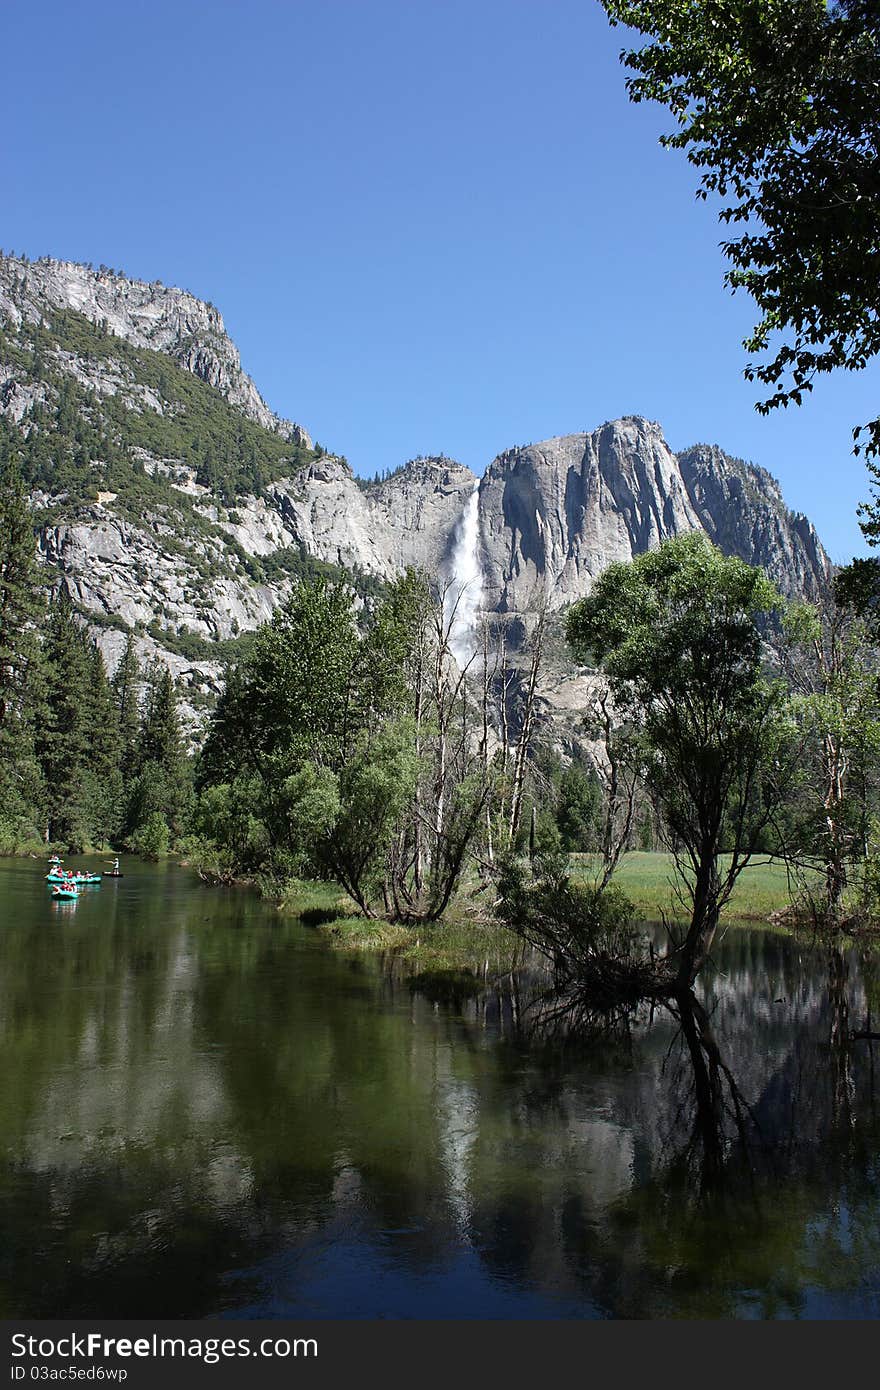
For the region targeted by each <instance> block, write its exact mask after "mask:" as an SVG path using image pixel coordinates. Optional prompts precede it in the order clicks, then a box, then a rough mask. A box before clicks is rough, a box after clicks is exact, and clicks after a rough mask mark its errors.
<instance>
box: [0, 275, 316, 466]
mask: <svg viewBox="0 0 880 1390" xmlns="http://www.w3.org/2000/svg"><path fill="white" fill-rule="evenodd" d="M47 309H48V310H51V309H62V310H64V309H73V310H75V312H76V313H78V314H82V315H83V317H84V318H87V319H88V320H89V322H90V323H94V324H97V325H104V326H105V327H106V329H107V332H108V333H112V334H113V335H114V336H116V337H117V338H123V339H125V341H126V342H129V343H131V344H132V345H133V346H134V347H142V348H153V349H154V350H155V351H157V352H164V353H167V354H168V355H169V357H172V358H173V359H174V361H175V362H177V363H178V365H179V366H181V367H183V368H185V369H186V371H188V372H191V373H192V375H193V376H197V377H199V378H200V379H201V380H202V381H206V382H207V383H208V384H209V385H210V386H213V387H215V388H216V390H217V391H219V392H220V394H221V395H222V396H223V397H225V399H226V400H228V401H229V403H230V404H231V405H234V406H237V407H238V408H239V409H240V410H241V411H242V412H243V413H244V414H245V415H247V416H248V417H249V419H251V420H253V421H254V422H255V423H256V424H258V425H262V426H264V428H265V429H269V430H272V431H274V432H276V433H278V434H281V435H283V436H284V437H285V438H288V439H295V440H297V441H298V442H300V443H308V436H307V434H306V432H305V430H304V429H303V428H302V426H301V425H294V424H292V423H291V422H290V421H289V420H281V419H279V417H278V416H277V415H274V414H273V413H272V411H271V410H270V409H269V407H268V406H267V405H266V402H265V401H264V400H263V398H262V396H261V395H260V393H259V391H258V390H257V388H256V386H255V385H254V383H253V381H251V378H250V377H249V376H248V375H247V373H246V372H244V371H243V370H242V366H241V358H240V357H239V354H238V348H237V347H236V346H235V344H234V343H233V342H232V339H231V338H230V337H229V336H228V334H227V332H226V329H225V327H224V324H223V317H222V315H221V313H220V311H219V309H215V308H214V306H213V304H206V303H204V302H203V301H202V300H201V299H196V297H195V296H194V295H191V294H188V293H187V292H186V290H179V289H173V288H171V287H169V286H167V285H163V284H161V283H160V282H159V281H154V282H153V283H152V284H147V283H146V282H145V281H143V280H130V279H128V277H127V276H124V275H119V274H117V273H116V272H115V271H112V270H108V269H107V268H106V266H101V267H100V268H99V269H98V270H93V269H92V268H91V267H90V266H85V265H79V264H77V263H76V262H75V261H56V260H52V259H50V258H49V257H45V258H44V259H42V260H39V261H27V260H24V259H20V258H18V257H13V256H0V322H5V323H6V324H8V325H11V326H12V327H17V326H18V325H19V324H20V323H21V321H22V319H23V318H24V319H29V320H30V321H31V322H32V323H39V322H40V321H41V320H42V318H43V317H44V316H45V314H46V312H47Z"/></svg>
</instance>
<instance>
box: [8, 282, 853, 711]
mask: <svg viewBox="0 0 880 1390" xmlns="http://www.w3.org/2000/svg"><path fill="white" fill-rule="evenodd" d="M0 427H2V431H3V433H2V441H0V442H2V444H3V448H4V449H5V450H6V452H7V453H9V454H11V455H13V456H15V457H16V458H17V459H18V460H19V462H20V464H21V466H22V469H23V472H24V474H25V477H26V480H27V481H28V484H29V486H30V489H31V494H32V499H33V501H34V504H35V506H36V508H37V512H38V515H37V520H38V523H39V545H40V553H41V555H42V556H43V559H44V561H45V563H46V565H47V567H48V568H49V569H50V570H51V571H52V572H53V574H54V576H55V578H54V582H56V583H64V584H65V585H66V586H67V588H68V591H69V592H70V594H71V596H72V598H73V599H74V602H75V604H76V606H77V608H78V611H79V612H80V614H81V615H82V617H83V618H84V620H86V621H87V622H88V623H89V624H90V625H91V626H92V628H93V630H94V631H95V633H96V635H97V637H98V640H99V643H100V645H101V646H102V649H103V650H104V652H105V656H106V659H107V662H108V665H109V666H110V667H111V668H112V666H113V665H114V664H115V661H116V660H117V659H118V654H119V651H120V650H121V646H122V644H123V643H124V640H125V633H127V632H129V631H134V632H136V633H137V635H138V641H139V645H140V646H141V649H142V651H143V653H144V654H145V655H158V656H160V657H161V658H162V659H163V660H165V661H167V663H168V664H169V665H170V666H171V668H172V670H173V671H174V674H175V676H176V677H177V679H178V680H179V681H180V682H181V683H182V685H183V687H184V689H185V691H186V692H187V698H188V700H189V705H190V710H191V714H192V717H193V720H194V721H197V720H198V719H199V718H200V717H203V716H201V715H200V714H199V711H200V710H201V711H203V710H204V709H205V708H207V707H208V705H209V704H210V701H211V700H212V699H213V698H214V696H215V694H216V692H217V690H218V689H219V686H220V682H221V678H222V661H223V659H224V658H225V656H227V655H228V654H229V652H230V651H232V650H234V646H235V644H236V643H237V642H238V641H239V640H240V639H241V637H242V634H244V633H246V632H247V631H249V630H252V629H253V628H254V627H255V626H257V625H258V624H259V623H260V622H263V621H265V620H266V619H267V618H268V617H269V616H270V615H271V613H272V612H273V611H274V609H275V607H276V606H277V605H278V604H279V603H280V602H283V601H284V598H285V597H286V595H287V594H288V593H289V592H290V588H291V585H292V584H293V583H294V582H295V581H296V579H297V578H298V577H300V576H301V575H303V574H308V573H314V572H316V570H320V569H321V568H322V567H323V569H324V571H325V572H328V573H344V574H347V575H349V576H351V578H352V582H354V583H355V586H356V587H358V588H359V590H360V592H361V593H362V594H363V595H367V594H368V592H369V590H370V587H371V586H375V585H377V584H381V583H382V582H384V581H387V580H389V579H391V578H392V577H393V576H394V575H395V574H399V573H400V572H401V571H402V570H403V569H404V568H405V567H406V566H408V565H418V566H420V567H422V568H424V569H426V570H427V572H428V573H429V574H430V575H431V576H432V577H433V578H434V579H435V580H436V581H437V582H438V583H439V584H442V583H444V582H448V581H449V580H450V579H451V578H452V575H451V573H450V566H451V564H452V557H453V553H454V551H455V550H456V545H457V542H458V541H459V540H460V539H461V530H460V528H461V525H462V518H463V516H464V512H465V507H466V506H467V505H469V504H470V505H473V504H472V501H471V499H472V495H473V493H474V489H475V488H476V489H477V503H476V507H477V514H476V525H475V527H473V528H472V529H473V545H474V547H475V555H474V557H472V558H473V559H474V561H475V563H476V565H477V570H478V572H479V575H480V581H481V590H480V605H479V606H480V607H481V608H482V610H483V611H485V612H486V613H487V614H488V615H489V617H490V620H491V621H492V623H493V624H495V623H498V622H504V623H505V625H506V627H507V629H508V633H509V636H510V641H509V644H508V645H509V647H510V648H511V649H512V650H514V651H515V650H516V647H517V645H518V644H520V643H521V642H522V640H523V638H524V636H525V634H526V632H527V631H528V628H529V626H530V625H531V623H532V621H533V620H534V615H535V612H536V610H537V608H538V606H539V605H541V604H546V606H547V607H548V608H549V609H550V610H551V611H558V610H559V609H561V608H562V607H564V606H565V605H566V604H567V603H569V602H571V601H572V600H573V599H575V598H577V597H580V596H581V595H583V594H584V593H586V592H587V591H588V589H589V586H590V584H591V583H592V581H593V580H594V579H595V578H596V576H597V575H598V574H599V573H601V571H602V570H603V569H604V568H605V567H606V565H607V564H609V563H611V562H612V561H614V560H627V559H630V558H632V556H633V555H634V554H638V553H639V552H640V551H642V550H644V549H647V548H649V547H651V546H654V545H657V544H659V543H660V542H661V541H662V540H663V539H664V538H666V537H667V536H671V535H678V534H681V533H682V532H684V531H687V530H694V529H699V530H703V531H704V532H705V533H706V534H707V535H709V536H710V538H711V539H713V540H714V541H716V542H717V543H718V544H720V545H721V547H722V549H726V550H728V551H730V552H732V553H736V554H738V555H740V556H741V557H742V558H743V559H746V560H748V561H749V562H750V563H756V564H761V565H763V566H764V567H765V568H766V569H767V570H768V572H769V573H770V575H771V577H772V578H773V579H774V580H775V581H776V583H777V584H778V585H779V587H780V589H781V590H782V591H783V592H784V593H786V594H788V595H790V596H792V597H807V598H809V597H815V596H817V594H818V593H820V592H821V591H822V589H823V587H824V586H825V585H826V584H827V582H828V580H829V578H830V575H831V569H832V567H831V565H830V561H829V560H828V557H827V555H826V554H825V552H824V550H823V548H822V546H821V543H820V541H819V539H818V536H817V534H816V532H815V528H814V527H813V526H812V524H811V523H810V522H809V521H808V520H807V518H805V517H803V516H801V515H799V514H797V513H793V512H790V511H789V510H788V508H787V507H786V506H785V503H784V501H783V498H782V493H781V489H780V487H779V484H778V483H777V481H776V480H775V479H774V478H773V477H772V475H770V474H769V473H768V472H767V470H765V469H762V468H759V467H757V466H755V465H751V464H747V463H744V462H743V461H742V460H737V459H734V458H732V457H731V456H729V455H727V454H725V453H724V451H723V450H721V449H720V448H719V447H718V446H717V445H694V446H692V447H691V448H689V449H687V450H683V451H681V452H680V453H678V454H676V453H674V452H673V451H672V450H671V449H670V447H669V445H668V444H667V442H666V440H665V438H664V436H663V431H662V428H661V427H660V425H659V424H658V423H657V422H653V421H649V420H647V419H645V418H644V417H642V416H636V415H631V416H626V417H623V418H621V419H619V420H613V421H606V422H605V423H604V424H603V425H600V426H599V427H597V429H595V430H593V431H589V432H583V433H578V434H568V435H557V436H555V437H553V438H551V439H548V440H544V441H541V442H539V443H537V444H530V445H526V446H518V447H514V448H510V449H506V450H502V451H501V453H499V454H498V455H496V457H495V458H494V459H493V460H492V461H491V462H490V463H489V465H488V467H487V468H486V470H485V472H484V474H483V475H482V477H481V478H478V477H477V475H476V474H475V473H474V472H473V471H472V470H471V469H469V468H467V467H466V466H465V465H463V464H461V463H458V462H457V461H455V460H453V459H449V458H446V457H442V456H438V457H433V458H431V457H429V458H419V459H412V460H410V461H408V462H407V463H406V464H403V465H401V466H399V467H396V468H393V469H392V470H390V471H389V472H387V473H386V474H385V475H384V476H381V477H378V478H374V479H363V478H358V477H356V476H355V474H354V471H353V470H352V468H351V466H350V465H349V464H348V462H347V461H346V460H344V459H342V458H339V457H336V456H333V455H330V454H327V453H325V452H324V451H323V450H321V449H319V448H315V447H314V446H313V445H312V443H311V440H310V439H309V436H308V434H307V433H306V431H305V429H304V428H303V427H302V426H299V425H292V424H290V422H287V421H283V420H280V419H279V417H277V416H275V415H274V414H273V413H272V412H271V411H270V410H269V407H268V406H267V405H266V403H265V401H263V398H262V396H260V394H259V392H258V390H257V388H256V386H255V385H254V383H253V382H252V381H251V379H250V377H248V376H247V375H246V373H244V372H243V370H242V368H241V364H240V358H239V355H238V351H237V349H236V348H235V345H234V344H233V343H232V341H231V339H230V338H229V337H228V335H227V334H226V330H225V326H224V324H223V320H222V316H221V315H220V313H219V311H218V310H217V309H215V308H214V306H213V305H209V304H207V303H205V302H203V301H201V300H197V299H196V298H195V297H194V296H192V295H189V294H188V293H187V292H186V291H183V290H177V289H173V288H168V287H166V286H164V285H161V284H159V282H155V283H153V284H152V285H149V284H147V283H146V282H143V281H131V280H129V279H128V278H127V277H125V276H121V275H119V274H118V273H116V272H111V271H108V270H106V269H105V268H99V270H98V271H95V270H93V269H92V268H90V267H85V266H80V265H77V264H76V263H74V262H66V261H55V260H52V259H49V258H46V259H45V260H43V261H39V262H28V261H24V260H22V258H18V257H16V258H10V257H2V256H0ZM459 549H460V547H459ZM551 703H552V701H551Z"/></svg>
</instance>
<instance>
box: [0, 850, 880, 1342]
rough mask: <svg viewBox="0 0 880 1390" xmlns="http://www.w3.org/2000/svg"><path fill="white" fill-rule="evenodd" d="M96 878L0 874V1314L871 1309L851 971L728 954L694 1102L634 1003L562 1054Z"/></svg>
mask: <svg viewBox="0 0 880 1390" xmlns="http://www.w3.org/2000/svg"><path fill="white" fill-rule="evenodd" d="M82 862H84V861H82ZM123 868H124V871H125V877H124V878H122V879H120V880H118V881H111V880H106V881H105V882H104V883H103V884H102V885H101V886H100V887H96V888H92V889H84V890H83V891H82V893H81V896H80V901H78V902H77V903H76V904H73V905H64V904H60V903H53V902H50V901H49V897H48V892H47V889H46V886H45V884H44V882H43V874H44V873H45V867H44V866H43V865H42V864H41V863H40V862H39V861H36V860H5V861H0V1066H2V1072H0V1075H2V1086H0V1119H2V1125H0V1212H2V1227H3V1241H2V1250H0V1316H5V1317H51V1316H56V1317H86V1316H95V1315H102V1316H104V1317H144V1318H149V1317H154V1318H155V1317H204V1316H219V1317H270V1318H271V1317H297V1318H447V1317H448V1318H470V1317H479V1318H520V1319H522V1318H605V1317H640V1318H644V1317H668V1316H686V1317H746V1318H749V1317H813V1318H817V1317H877V1316H878V1315H880V1222H878V1215H880V1202H878V1192H880V1172H878V1168H880V1165H878V1157H877V1155H878V1144H877V1140H878V1137H880V1116H878V1110H877V1089H876V1086H875V1069H874V1062H875V1057H874V1053H875V1050H876V1048H877V1047H880V1044H872V1043H871V1042H870V1041H869V1040H865V1039H861V1038H858V1037H856V1038H853V1033H854V1032H855V1033H858V1032H860V1031H871V1028H872V1027H876V1023H874V1024H873V1025H871V1022H870V1020H871V1010H872V1004H873V1007H874V1008H875V1011H876V1004H877V1002H878V1000H880V971H878V972H877V973H875V970H874V968H873V967H872V966H871V965H870V963H866V962H865V961H863V960H860V959H859V957H858V956H857V954H856V953H855V952H850V953H848V954H846V955H841V954H829V952H828V951H826V950H822V949H812V948H811V947H810V946H809V944H800V943H797V942H795V941H792V940H790V939H788V938H786V937H783V936H780V935H776V934H773V933H770V932H765V931H760V930H756V929H748V928H737V929H736V930H730V931H729V932H728V933H727V935H726V937H725V939H724V941H723V942H722V943H721V945H720V947H719V948H718V949H717V951H716V958H715V961H714V963H713V966H712V969H711V970H710V971H709V972H708V973H707V975H706V978H705V980H704V981H703V982H702V984H701V987H700V991H699V992H700V997H701V1001H702V1004H703V1005H704V1006H705V1008H706V1011H707V1014H708V1016H709V1021H710V1025H711V1030H712V1037H713V1039H714V1041H715V1043H716V1044H717V1054H716V1056H715V1062H716V1063H717V1065H715V1066H714V1071H713V1076H714V1082H715V1083H717V1084H716V1085H715V1090H714V1091H713V1093H712V1094H713V1098H714V1099H713V1102H712V1103H711V1104H709V1105H707V1103H706V1094H705V1086H704V1087H703V1088H702V1092H703V1093H702V1095H701V1087H700V1085H699V1084H698V1083H699V1081H700V1076H699V1068H698V1067H695V1065H694V1063H693V1058H692V1056H691V1054H690V1052H689V1049H688V1047H687V1045H686V1043H687V1036H688V1035H687V1031H686V1030H685V1031H683V1024H684V1023H685V1022H686V1020H683V1019H677V1018H674V1017H673V1016H672V1015H671V1014H670V1013H669V1012H668V1010H666V1009H663V1008H661V1009H655V1010H654V1011H653V1014H651V1013H645V1014H643V1015H641V1016H639V1017H636V1018H634V1019H632V1020H631V1021H630V1025H629V1027H623V1026H621V1027H618V1028H617V1029H616V1030H615V1031H614V1032H613V1033H611V1034H609V1035H606V1036H595V1037H593V1038H592V1039H590V1040H584V1039H579V1038H578V1037H575V1036H572V1035H571V1033H570V1032H569V1031H567V1030H566V1028H565V1026H564V1023H563V1024H557V1025H556V1026H554V1027H549V1026H541V1024H540V1019H541V1017H542V1014H541V1010H540V1009H536V1007H535V1005H534V1002H533V999H532V996H533V994H534V990H535V982H534V980H530V979H529V978H527V977H522V978H520V979H510V978H505V979H504V980H500V981H489V982H488V988H487V989H485V990H480V991H478V992H476V993H471V992H467V991H466V992H464V993H463V994H462V995H461V996H460V997H457V996H456V995H455V994H454V993H452V994H449V993H448V992H443V991H441V992H440V994H439V996H438V992H437V990H436V988H435V984H436V982H434V983H433V984H431V983H426V982H425V981H422V980H420V979H419V978H418V977H415V978H414V977H413V976H412V973H411V972H409V971H407V970H406V969H405V968H404V967H403V966H402V965H401V963H400V962H399V961H395V960H394V959H393V958H388V957H383V956H379V955H355V954H351V955H348V954H340V953H338V952H334V951H332V950H331V949H329V948H328V946H327V945H326V943H325V942H324V941H323V939H322V938H321V937H320V935H319V934H318V933H317V932H315V931H314V929H313V928H310V927H307V926H305V925H303V924H302V923H300V922H298V921H296V920H291V919H284V918H282V917H280V916H279V915H278V914H277V913H276V912H275V911H274V909H273V908H271V907H270V906H269V905H268V904H265V903H263V902H261V901H260V900H258V899H257V898H256V897H255V896H253V895H252V894H250V893H247V892H244V891H235V890H224V889H213V888H208V887H206V886H204V885H203V884H201V883H200V882H199V880H198V879H197V878H196V877H195V875H193V874H192V873H190V872H189V871H187V870H185V869H182V868H179V867H177V866H174V865H156V866H153V865H146V864H143V863H140V862H139V861H137V860H134V859H125V860H124V861H123ZM544 1017H545V1018H546V1012H545V1015H544ZM877 1061H878V1062H880V1055H878V1057H877ZM703 1079H704V1080H705V1078H703Z"/></svg>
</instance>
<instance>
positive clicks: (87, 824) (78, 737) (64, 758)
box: [37, 588, 121, 849]
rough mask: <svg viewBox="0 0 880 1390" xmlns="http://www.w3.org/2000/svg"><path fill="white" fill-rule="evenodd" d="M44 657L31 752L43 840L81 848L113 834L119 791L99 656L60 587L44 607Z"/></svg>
mask: <svg viewBox="0 0 880 1390" xmlns="http://www.w3.org/2000/svg"><path fill="white" fill-rule="evenodd" d="M45 662H46V685H45V707H44V717H43V719H42V721H41V725H40V729H39V732H38V741H37V751H38V755H39V758H40V762H41V765H42V769H43V775H44V778H45V783H46V801H47V807H48V816H47V837H48V839H50V840H62V841H64V842H65V843H66V844H67V845H68V846H69V847H70V848H75V849H84V848H85V847H86V846H87V845H89V844H92V843H94V842H95V841H103V840H105V839H106V838H109V836H110V835H112V834H113V833H114V832H115V828H116V824H117V820H118V805H119V799H120V794H121V779H120V776H119V732H118V724H117V721H116V714H115V709H114V706H113V699H112V694H111V691H110V685H109V682H108V680H107V675H106V672H105V670H104V663H103V660H102V658H101V654H100V652H99V651H98V650H97V648H96V646H95V643H94V642H93V641H92V639H91V638H90V637H89V636H88V634H87V632H86V631H85V629H84V627H83V626H82V624H81V623H80V622H79V620H78V619H77V617H76V615H75V613H74V610H73V606H72V604H71V602H70V598H69V596H68V593H67V590H66V589H65V588H61V589H59V590H58V592H57V593H56V595H55V598H54V600H53V603H52V606H51V609H50V612H49V621H48V624H47V628H46V640H45Z"/></svg>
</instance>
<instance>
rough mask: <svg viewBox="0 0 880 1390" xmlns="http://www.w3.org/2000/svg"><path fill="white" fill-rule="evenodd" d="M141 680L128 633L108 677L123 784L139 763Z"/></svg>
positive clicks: (131, 776)
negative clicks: (119, 656) (122, 648)
mask: <svg viewBox="0 0 880 1390" xmlns="http://www.w3.org/2000/svg"><path fill="white" fill-rule="evenodd" d="M141 680H142V672H141V668H140V663H139V661H138V659H137V651H136V649H135V640H134V637H132V636H129V639H128V641H127V642H126V644H125V650H124V652H123V653H122V659H121V661H120V662H119V665H118V666H117V668H116V671H115V672H114V675H113V680H112V681H111V686H112V690H113V700H114V704H115V706H116V714H117V719H118V721H119V734H120V740H121V750H120V770H121V772H122V777H123V780H124V782H125V784H126V786H130V784H131V782H132V781H133V780H134V778H135V777H136V776H137V773H138V771H139V766H140V760H141V754H140V722H141V720H140V700H139V696H138V687H139V684H140V682H141Z"/></svg>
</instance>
